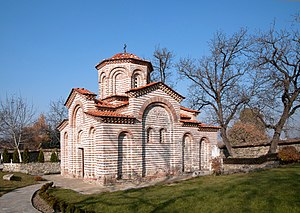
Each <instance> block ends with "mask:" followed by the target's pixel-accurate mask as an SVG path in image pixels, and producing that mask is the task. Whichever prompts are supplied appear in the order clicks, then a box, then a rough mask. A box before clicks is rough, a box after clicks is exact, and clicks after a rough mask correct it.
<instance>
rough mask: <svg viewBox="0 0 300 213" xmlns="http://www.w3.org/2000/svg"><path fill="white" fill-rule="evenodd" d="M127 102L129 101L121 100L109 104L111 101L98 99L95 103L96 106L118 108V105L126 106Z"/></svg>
mask: <svg viewBox="0 0 300 213" xmlns="http://www.w3.org/2000/svg"><path fill="white" fill-rule="evenodd" d="M128 104H129V101H122V102H120V103H116V104H111V103H108V102H105V101H99V102H98V103H97V107H105V108H113V109H115V108H119V107H122V106H126V105H128Z"/></svg>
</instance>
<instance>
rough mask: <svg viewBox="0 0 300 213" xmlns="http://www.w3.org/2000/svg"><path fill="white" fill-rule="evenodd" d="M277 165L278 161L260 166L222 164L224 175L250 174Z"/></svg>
mask: <svg viewBox="0 0 300 213" xmlns="http://www.w3.org/2000/svg"><path fill="white" fill-rule="evenodd" d="M278 165H279V162H278V161H267V162H265V163H262V164H225V163H224V164H223V172H224V174H232V173H240V172H246V173H248V172H250V171H255V170H260V169H266V168H273V167H277V166H278Z"/></svg>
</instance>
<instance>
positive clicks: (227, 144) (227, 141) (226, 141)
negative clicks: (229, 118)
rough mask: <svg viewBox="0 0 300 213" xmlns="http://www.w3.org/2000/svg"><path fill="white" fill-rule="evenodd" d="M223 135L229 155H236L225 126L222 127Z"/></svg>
mask: <svg viewBox="0 0 300 213" xmlns="http://www.w3.org/2000/svg"><path fill="white" fill-rule="evenodd" d="M221 137H222V140H223V143H224V144H225V146H226V149H227V151H228V154H229V156H231V157H234V153H233V151H232V146H231V144H230V142H229V140H228V138H227V132H226V128H225V127H221Z"/></svg>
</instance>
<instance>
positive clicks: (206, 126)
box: [199, 123, 221, 129]
mask: <svg viewBox="0 0 300 213" xmlns="http://www.w3.org/2000/svg"><path fill="white" fill-rule="evenodd" d="M199 127H200V128H211V129H221V127H219V126H212V125H207V124H203V123H201V124H199Z"/></svg>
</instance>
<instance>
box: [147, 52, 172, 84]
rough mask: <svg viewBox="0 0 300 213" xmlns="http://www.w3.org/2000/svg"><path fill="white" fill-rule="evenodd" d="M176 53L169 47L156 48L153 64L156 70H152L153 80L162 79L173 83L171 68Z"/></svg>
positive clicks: (164, 81)
mask: <svg viewBox="0 0 300 213" xmlns="http://www.w3.org/2000/svg"><path fill="white" fill-rule="evenodd" d="M174 57H175V55H174V53H173V52H172V51H170V50H168V49H167V48H162V49H161V48H160V47H159V46H158V47H156V48H155V51H154V53H153V60H152V64H153V67H154V71H153V72H152V76H151V77H152V81H161V82H163V83H168V84H172V82H171V79H170V77H171V72H170V69H171V68H172V66H173V59H174Z"/></svg>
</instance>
